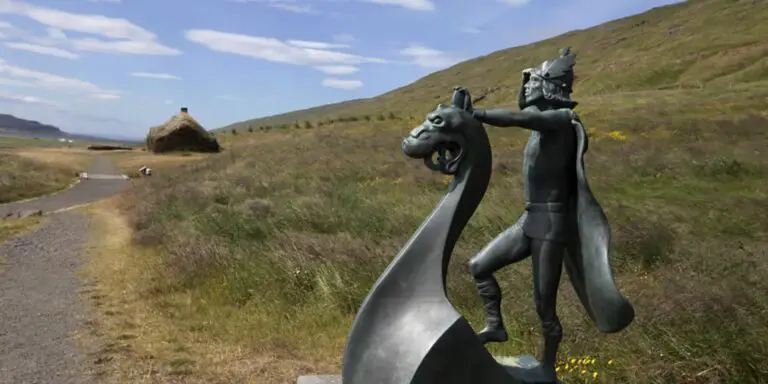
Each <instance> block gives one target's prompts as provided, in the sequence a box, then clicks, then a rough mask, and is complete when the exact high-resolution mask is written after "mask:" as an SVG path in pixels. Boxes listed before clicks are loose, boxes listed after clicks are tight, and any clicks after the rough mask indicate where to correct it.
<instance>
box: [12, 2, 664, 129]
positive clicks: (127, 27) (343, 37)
mask: <svg viewBox="0 0 768 384" xmlns="http://www.w3.org/2000/svg"><path fill="white" fill-rule="evenodd" d="M676 2H678V1H676V0H622V1H616V0H472V1H471V2H470V1H468V0H30V1H17V0H0V113H8V114H12V115H15V116H17V117H21V118H25V119H31V120H37V121H40V122H43V123H47V124H52V125H55V126H57V127H60V128H61V129H63V130H65V131H67V132H71V133H80V134H92V135H101V136H107V137H116V138H142V137H144V136H145V135H146V133H147V131H148V129H149V127H150V126H154V125H158V124H161V123H162V122H164V121H165V120H167V119H168V118H170V117H171V116H172V115H173V114H175V113H177V112H178V111H179V108H180V107H183V106H186V107H188V108H189V111H190V113H191V114H192V115H193V116H195V118H196V119H197V120H199V121H200V122H201V124H203V126H205V127H206V128H208V129H214V128H218V127H221V126H224V125H227V124H230V123H233V122H237V121H242V120H246V119H251V118H256V117H261V116H269V115H274V114H278V113H284V112H289V111H293V110H297V109H303V108H308V107H312V106H316V105H321V104H328V103H334V102H339V101H344V100H349V99H357V98H363V97H373V96H376V95H379V94H381V93H384V92H387V91H389V90H391V89H394V88H397V87H401V86H403V85H406V84H409V83H411V82H413V81H416V80H418V79H419V78H421V77H424V76H425V75H427V74H429V73H432V72H434V71H437V70H441V69H444V68H447V67H450V66H451V65H454V64H456V63H458V62H460V61H463V60H466V59H470V58H473V57H477V56H482V55H486V54H489V53H492V52H494V51H497V50H500V49H505V48H509V47H513V46H519V45H524V44H528V43H531V42H535V41H539V40H543V39H546V38H549V37H553V36H556V35H559V34H561V33H565V32H568V31H571V30H574V29H583V28H588V27H591V26H594V25H597V24H601V23H604V22H606V21H610V20H614V19H617V18H622V17H626V16H630V15H633V14H637V13H640V12H644V11H646V10H648V9H650V8H653V7H657V6H661V5H666V4H670V3H676ZM574 50H576V51H578V47H574ZM543 59H546V58H543ZM510 75H511V76H517V74H510Z"/></svg>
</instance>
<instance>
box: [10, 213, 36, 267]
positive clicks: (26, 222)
mask: <svg viewBox="0 0 768 384" xmlns="http://www.w3.org/2000/svg"><path fill="white" fill-rule="evenodd" d="M42 221H43V218H42V217H40V216H32V217H27V218H24V219H18V220H2V219H0V244H2V243H4V242H5V241H6V240H8V239H10V238H12V237H15V236H17V235H19V234H21V233H23V232H26V231H28V230H30V229H31V228H34V227H35V226H37V225H38V224H40V223H41V222H42ZM2 264H3V261H2V260H0V271H2Z"/></svg>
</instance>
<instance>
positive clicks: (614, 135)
mask: <svg viewBox="0 0 768 384" xmlns="http://www.w3.org/2000/svg"><path fill="white" fill-rule="evenodd" d="M608 137H610V138H611V139H614V140H616V141H626V140H627V136H626V135H625V134H624V132H621V131H611V132H609V133H608Z"/></svg>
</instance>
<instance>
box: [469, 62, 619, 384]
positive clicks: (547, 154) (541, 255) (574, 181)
mask: <svg viewBox="0 0 768 384" xmlns="http://www.w3.org/2000/svg"><path fill="white" fill-rule="evenodd" d="M574 64H575V55H574V54H572V53H571V52H570V49H568V48H565V49H563V50H561V52H560V57H558V58H555V59H552V60H547V61H545V62H543V63H542V64H541V65H540V66H538V67H536V68H533V69H527V70H525V71H523V85H522V87H521V89H520V93H519V97H518V104H519V106H520V109H522V111H519V112H516V111H512V110H510V109H501V108H498V109H487V110H484V109H473V108H472V104H471V100H470V99H469V97H468V95H467V97H466V100H465V101H464V102H463V103H464V105H465V107H466V109H468V110H472V111H473V116H474V117H475V118H476V119H478V120H480V121H481V122H483V123H486V124H490V125H494V126H497V127H521V128H524V129H529V130H531V131H532V132H531V136H530V139H529V140H528V144H527V145H526V147H525V151H524V156H525V157H524V162H523V178H524V181H525V190H524V193H525V212H524V213H523V214H522V216H521V217H520V218H519V220H518V221H517V223H516V224H515V225H513V226H512V227H510V228H509V229H507V230H505V231H504V232H502V233H501V234H500V235H499V236H497V237H496V238H495V239H494V240H493V241H491V242H490V243H489V244H488V245H487V246H486V247H485V248H484V249H483V250H482V251H480V253H478V254H477V255H476V256H475V257H474V258H473V259H472V260H471V262H470V270H471V272H472V275H473V277H474V279H475V283H476V285H477V290H478V293H479V294H480V297H481V298H482V299H483V306H484V309H485V312H486V316H487V322H486V325H485V328H484V329H483V330H481V331H480V332H479V333H478V337H479V338H480V340H481V341H482V342H483V343H488V342H503V341H506V340H507V339H508V335H507V331H506V329H505V328H504V322H503V320H502V315H501V297H502V296H501V290H500V288H499V284H498V282H497V281H496V279H495V278H494V276H493V273H494V272H496V271H497V270H499V269H500V268H502V267H504V266H507V265H509V264H512V263H516V262H519V261H522V260H524V259H526V258H527V257H528V256H532V264H533V285H534V287H533V293H534V300H535V304H536V312H537V314H538V316H539V319H540V321H541V326H542V334H543V338H544V348H543V353H542V356H541V363H540V365H539V366H538V367H536V368H534V369H532V370H531V371H530V372H528V373H527V374H526V375H525V376H526V378H527V380H531V381H536V382H554V381H555V380H556V374H555V365H556V360H557V350H558V347H559V344H560V341H561V340H562V327H561V325H560V320H559V319H558V317H557V312H556V299H557V290H558V286H559V283H560V276H561V272H562V266H563V264H565V267H566V270H567V272H568V275H569V276H570V279H571V282H572V284H573V287H574V288H575V290H576V292H577V294H578V296H579V298H580V300H581V302H582V304H583V305H584V307H585V309H586V311H587V313H588V314H589V316H590V317H591V318H592V319H593V320H594V321H595V322H596V324H597V327H598V329H599V330H600V331H602V332H605V333H610V332H618V331H620V330H622V329H624V328H625V327H627V326H628V325H629V324H630V323H631V322H632V320H633V318H634V309H633V308H632V305H631V304H630V303H629V301H627V299H626V298H625V297H623V296H622V294H621V293H620V292H619V290H618V289H617V287H616V285H615V283H614V281H613V277H612V273H611V268H610V264H609V261H608V247H609V242H610V236H611V232H610V228H609V224H608V220H607V218H606V217H605V214H604V212H603V209H602V208H601V206H600V204H599V203H598V202H597V200H596V199H595V198H594V196H593V195H592V192H591V190H590V188H589V184H588V183H587V179H586V174H585V171H584V154H585V153H586V151H587V146H588V145H587V144H588V137H587V134H586V131H585V129H584V127H583V126H582V124H581V121H580V120H579V117H578V116H577V115H576V113H575V112H574V111H573V108H574V107H575V106H576V104H577V103H576V102H575V101H573V100H571V99H570V94H571V93H572V91H573V88H572V87H573V79H574V76H573V66H574Z"/></svg>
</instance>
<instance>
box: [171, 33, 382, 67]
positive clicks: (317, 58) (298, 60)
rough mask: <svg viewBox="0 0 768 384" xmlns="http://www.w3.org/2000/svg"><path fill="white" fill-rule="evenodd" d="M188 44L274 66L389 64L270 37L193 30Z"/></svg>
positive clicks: (371, 58)
mask: <svg viewBox="0 0 768 384" xmlns="http://www.w3.org/2000/svg"><path fill="white" fill-rule="evenodd" d="M184 35H185V36H186V38H187V39H188V40H189V41H192V42H194V43H197V44H200V45H202V46H204V47H206V48H208V49H210V50H212V51H217V52H224V53H231V54H235V55H241V56H248V57H253V58H256V59H262V60H267V61H272V62H275V63H284V64H295V65H333V64H343V65H355V64H362V63H386V62H387V61H386V60H384V59H379V58H374V57H364V56H358V55H355V54H351V53H346V52H338V51H334V50H329V49H314V48H303V47H297V46H294V45H290V44H288V43H287V42H284V41H282V40H278V39H275V38H271V37H260V36H249V35H241V34H235V33H226V32H219V31H213V30H208V29H192V30H187V31H185V32H184Z"/></svg>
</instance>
